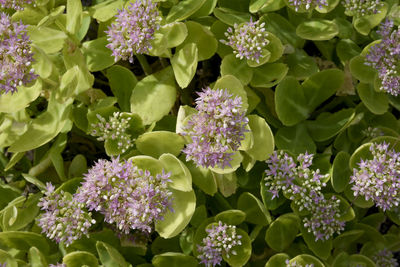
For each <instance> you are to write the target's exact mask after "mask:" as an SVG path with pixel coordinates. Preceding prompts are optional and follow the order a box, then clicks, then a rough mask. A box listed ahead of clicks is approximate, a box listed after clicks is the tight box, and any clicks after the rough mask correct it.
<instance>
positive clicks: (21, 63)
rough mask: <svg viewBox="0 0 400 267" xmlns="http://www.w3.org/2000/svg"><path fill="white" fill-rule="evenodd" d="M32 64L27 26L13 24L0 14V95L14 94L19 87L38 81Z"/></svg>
mask: <svg viewBox="0 0 400 267" xmlns="http://www.w3.org/2000/svg"><path fill="white" fill-rule="evenodd" d="M32 62H33V53H32V50H31V41H30V39H29V36H28V35H27V33H26V25H23V24H22V23H20V22H12V21H11V18H10V16H8V15H7V14H5V13H2V12H0V93H3V92H5V93H8V92H11V93H14V92H16V91H17V87H18V86H21V85H27V84H28V83H30V82H31V81H32V80H34V79H36V78H37V75H35V74H34V70H33V68H32Z"/></svg>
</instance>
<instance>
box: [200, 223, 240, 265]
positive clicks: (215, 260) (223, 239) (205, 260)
mask: <svg viewBox="0 0 400 267" xmlns="http://www.w3.org/2000/svg"><path fill="white" fill-rule="evenodd" d="M206 232H207V236H206V237H205V238H203V242H202V245H198V247H197V251H198V252H199V255H198V256H197V257H198V258H199V259H200V261H201V262H200V263H202V264H204V265H205V266H207V267H211V266H215V265H219V264H221V262H222V256H223V255H224V256H225V257H227V258H229V257H230V256H231V255H236V251H235V250H234V247H235V246H240V245H241V244H242V242H241V241H240V239H241V238H242V236H241V235H238V234H237V233H236V226H234V225H228V224H225V223H222V222H221V221H219V222H218V224H212V225H211V227H210V228H208V229H206Z"/></svg>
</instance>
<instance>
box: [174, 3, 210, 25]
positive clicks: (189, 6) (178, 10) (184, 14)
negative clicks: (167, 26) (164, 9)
mask: <svg viewBox="0 0 400 267" xmlns="http://www.w3.org/2000/svg"><path fill="white" fill-rule="evenodd" d="M205 1H206V0H183V1H180V2H179V3H178V4H176V5H174V6H173V7H172V8H171V9H170V11H169V13H168V15H167V17H166V21H167V23H171V22H174V21H181V20H184V19H186V18H188V17H190V16H191V15H192V14H194V13H195V12H196V11H197V10H199V9H200V7H201V6H202V5H203V4H204V3H205Z"/></svg>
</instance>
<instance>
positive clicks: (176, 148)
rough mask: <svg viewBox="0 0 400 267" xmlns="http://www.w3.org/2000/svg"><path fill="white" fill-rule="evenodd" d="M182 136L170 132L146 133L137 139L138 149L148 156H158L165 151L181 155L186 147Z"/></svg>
mask: <svg viewBox="0 0 400 267" xmlns="http://www.w3.org/2000/svg"><path fill="white" fill-rule="evenodd" d="M184 143H185V141H184V139H183V137H182V136H180V135H178V134H176V133H172V132H168V131H156V132H148V133H144V134H142V135H141V136H139V138H138V139H137V140H136V147H137V149H138V150H139V151H140V152H141V153H143V154H145V155H148V156H152V157H155V158H158V157H159V156H161V155H162V154H163V153H171V154H173V155H175V156H177V155H179V154H180V153H181V151H182V149H183V147H184Z"/></svg>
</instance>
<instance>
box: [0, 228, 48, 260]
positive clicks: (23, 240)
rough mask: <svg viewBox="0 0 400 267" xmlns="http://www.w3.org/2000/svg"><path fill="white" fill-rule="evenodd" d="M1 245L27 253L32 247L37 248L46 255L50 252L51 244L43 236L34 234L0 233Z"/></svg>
mask: <svg viewBox="0 0 400 267" xmlns="http://www.w3.org/2000/svg"><path fill="white" fill-rule="evenodd" d="M0 244H2V245H3V246H5V247H8V248H10V249H18V250H22V251H25V252H28V250H29V249H30V248H31V247H36V248H37V249H39V250H40V251H41V252H42V253H44V254H45V255H46V254H47V253H48V252H49V244H48V243H47V241H46V239H45V238H44V237H43V236H42V235H40V234H37V233H32V232H18V231H8V232H0Z"/></svg>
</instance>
